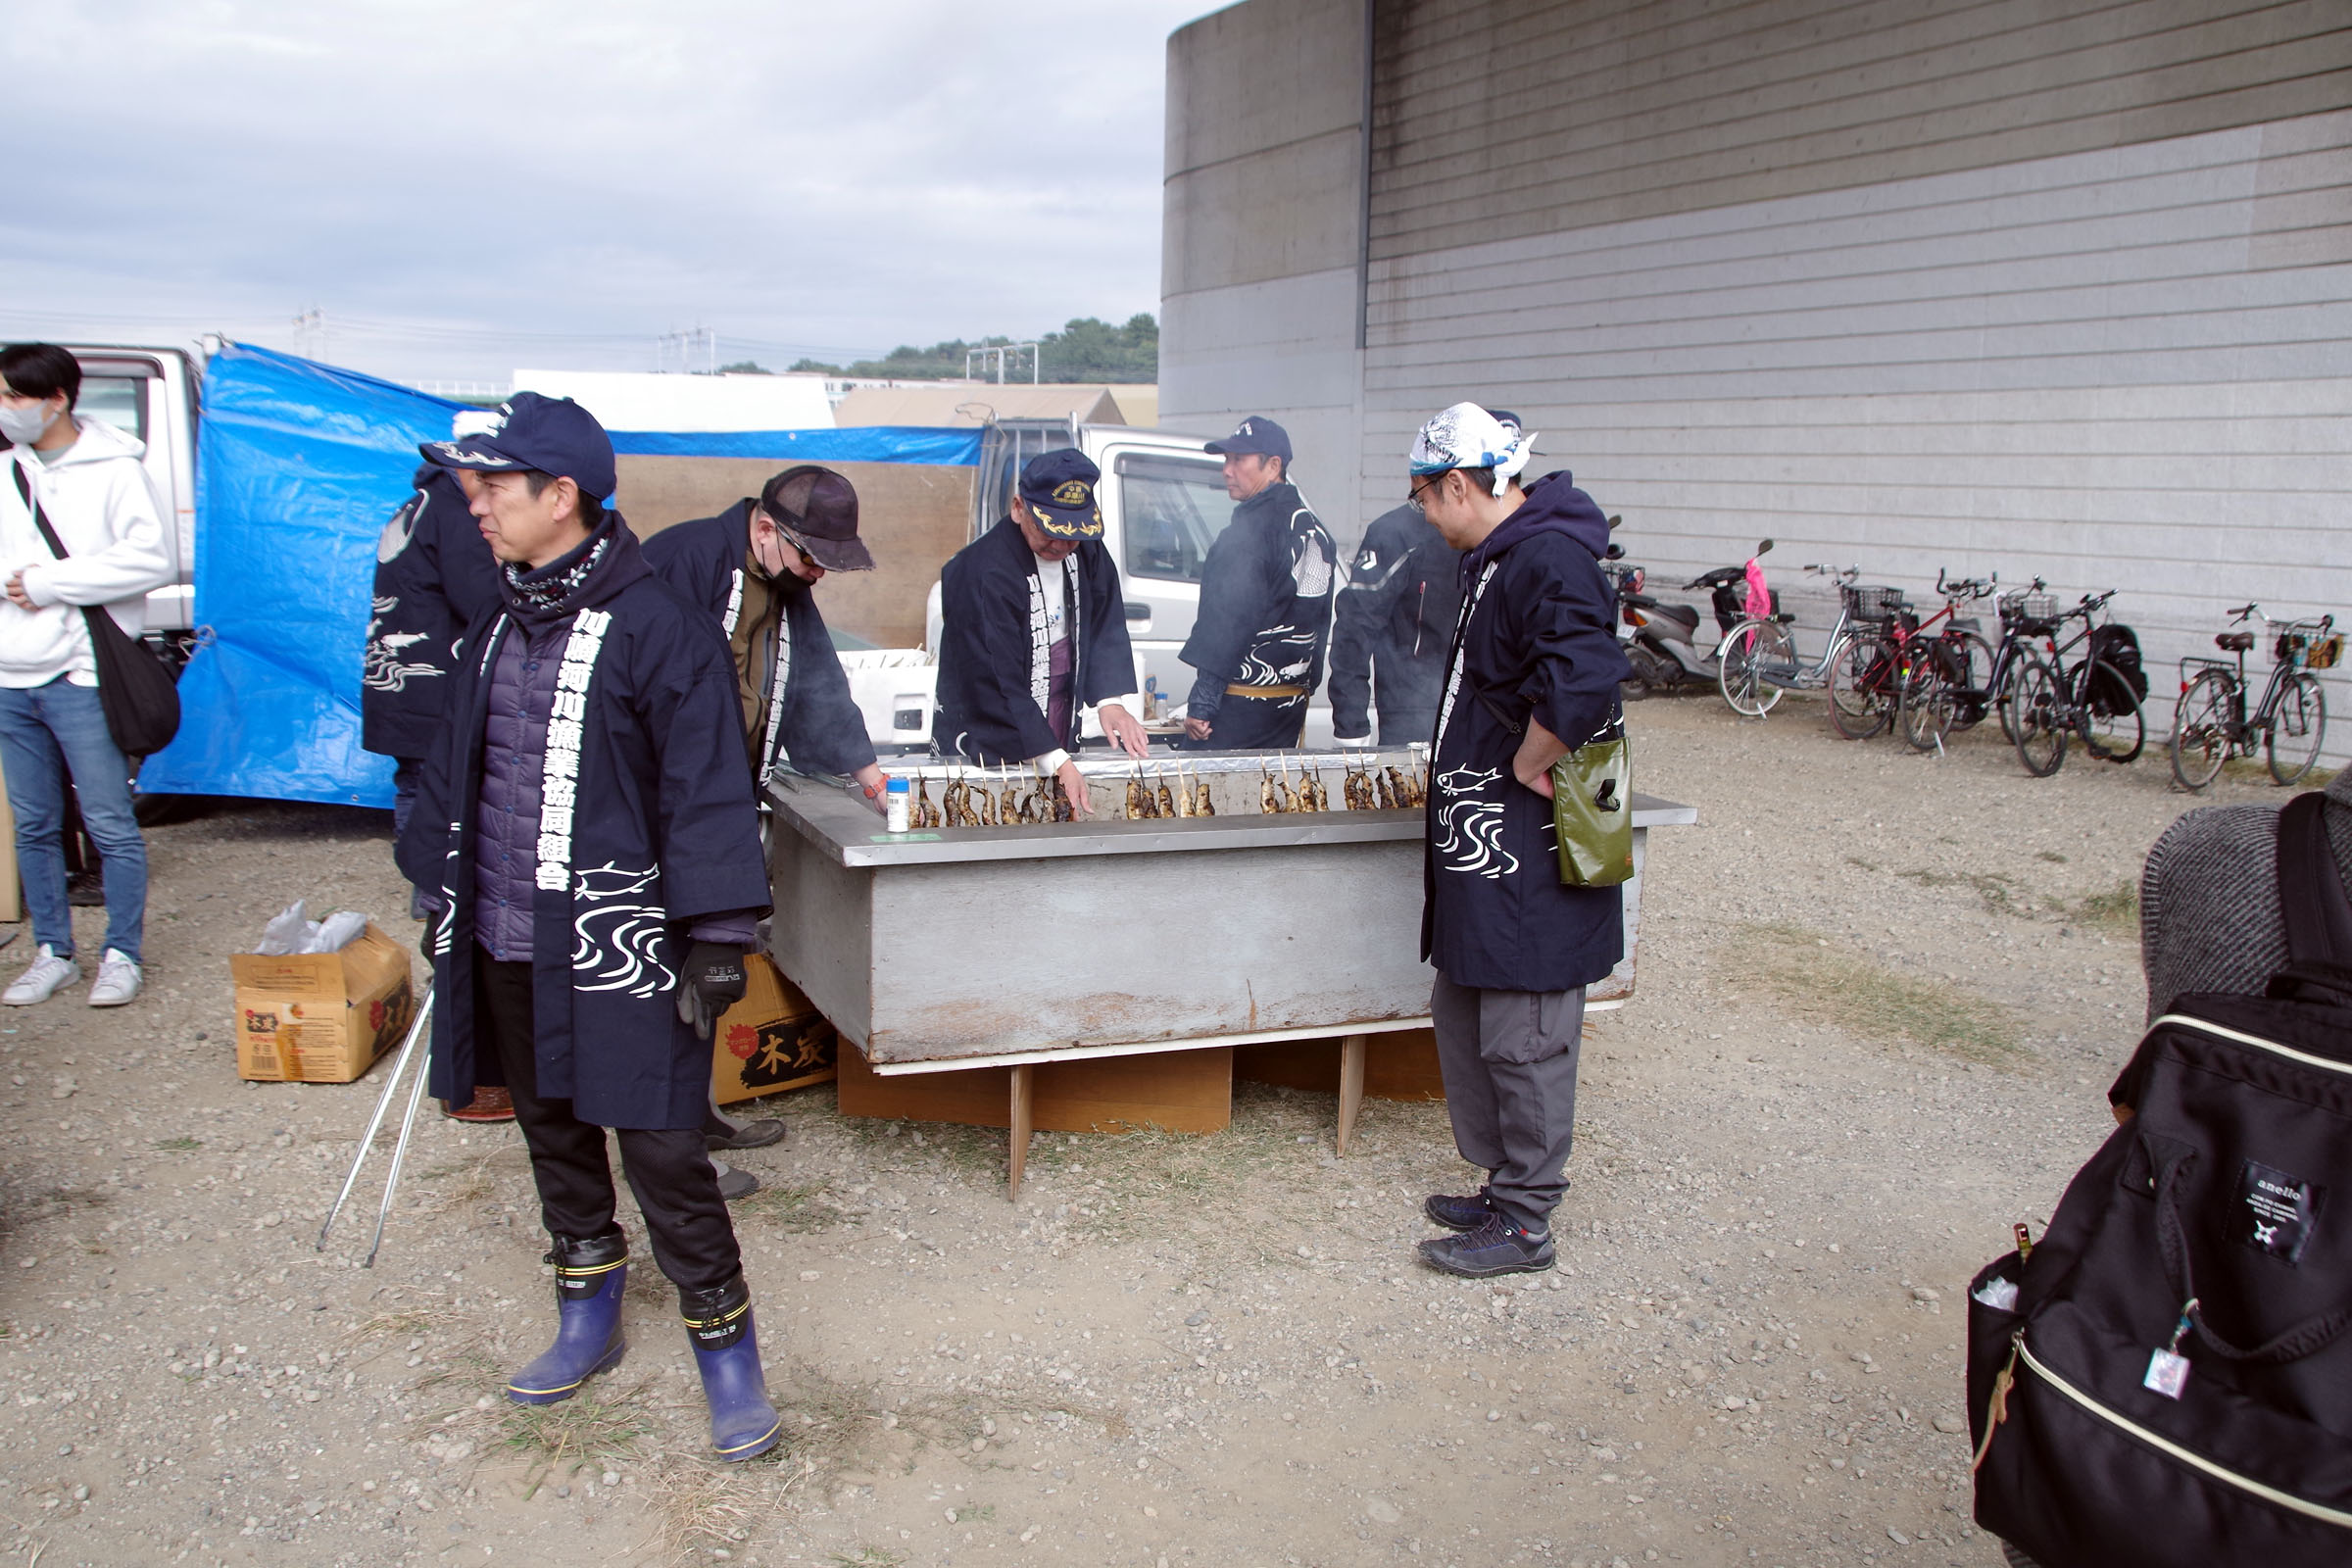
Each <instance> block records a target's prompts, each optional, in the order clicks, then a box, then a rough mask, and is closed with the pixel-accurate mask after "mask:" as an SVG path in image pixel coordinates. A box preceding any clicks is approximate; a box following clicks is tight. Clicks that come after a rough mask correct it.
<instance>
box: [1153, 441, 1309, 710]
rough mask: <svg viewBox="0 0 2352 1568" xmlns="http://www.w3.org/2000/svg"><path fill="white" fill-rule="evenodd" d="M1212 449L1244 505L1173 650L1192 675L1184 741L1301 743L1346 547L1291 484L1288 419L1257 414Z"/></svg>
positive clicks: (1221, 537) (1228, 489)
mask: <svg viewBox="0 0 2352 1568" xmlns="http://www.w3.org/2000/svg"><path fill="white" fill-rule="evenodd" d="M1208 450H1209V451H1211V452H1215V453H1219V454H1222V455H1223V457H1224V459H1225V493H1226V494H1227V495H1228V496H1231V497H1232V498H1233V499H1234V500H1235V501H1238V502H1240V503H1241V505H1239V506H1237V507H1235V508H1234V509H1233V521H1232V522H1231V523H1229V524H1227V526H1226V528H1225V531H1224V532H1222V533H1220V534H1218V535H1217V537H1216V542H1215V543H1213V544H1211V545H1210V546H1209V547H1208V558H1207V559H1206V560H1205V561H1203V562H1202V563H1201V609H1200V611H1199V613H1197V614H1196V615H1195V616H1194V617H1193V634H1192V635H1191V636H1190V637H1188V638H1186V639H1185V642H1184V650H1183V652H1182V653H1180V654H1178V655H1177V657H1178V658H1179V659H1181V660H1183V661H1184V662H1186V663H1188V664H1190V665H1192V666H1193V668H1194V670H1195V671H1196V674H1195V677H1194V680H1193V690H1192V695H1191V696H1190V697H1188V698H1186V700H1185V705H1184V733H1185V737H1186V739H1187V740H1188V741H1189V742H1190V743H1191V744H1192V745H1194V746H1196V747H1204V748H1214V749H1216V750H1219V751H1260V750H1266V749H1279V748H1283V747H1290V746H1296V745H1298V744H1299V735H1300V733H1301V732H1302V731H1303V730H1304V729H1305V727H1306V700H1307V698H1309V697H1310V696H1312V695H1313V694H1314V690H1315V687H1316V685H1317V684H1318V683H1320V682H1321V680H1322V679H1323V654H1324V648H1325V645H1326V643H1327V641H1328V639H1329V637H1330V635H1331V594H1332V586H1333V583H1334V580H1335V578H1336V576H1337V573H1336V571H1335V570H1334V566H1335V564H1336V563H1337V561H1338V559H1339V553H1338V552H1337V551H1336V550H1334V549H1333V548H1332V543H1331V535H1330V534H1329V533H1327V532H1326V531H1324V527H1323V524H1322V523H1321V522H1319V521H1317V520H1316V518H1315V515H1314V514H1313V513H1312V512H1310V511H1308V510H1307V505H1306V502H1305V501H1304V500H1303V499H1302V498H1301V497H1300V496H1299V487H1298V486H1297V485H1294V484H1292V483H1291V480H1290V466H1291V437H1290V433H1289V432H1288V431H1286V430H1284V429H1283V427H1282V426H1281V425H1279V424H1276V423H1275V422H1274V421H1273V420H1272V419H1269V418H1266V417H1263V416H1262V415H1251V416H1250V417H1249V418H1247V419H1244V420H1243V421H1242V423H1241V427H1240V428H1239V429H1237V430H1235V431H1234V432H1233V434H1231V435H1229V436H1227V437H1225V439H1224V440H1222V441H1211V442H1210V443H1208Z"/></svg>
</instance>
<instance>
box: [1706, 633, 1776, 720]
mask: <svg viewBox="0 0 2352 1568" xmlns="http://www.w3.org/2000/svg"><path fill="white" fill-rule="evenodd" d="M1795 676H1796V643H1795V641H1794V640H1793V639H1791V638H1790V637H1789V628H1788V627H1786V626H1784V625H1782V624H1781V623H1780V622H1779V621H1777V620H1743V621H1741V622H1740V624H1739V625H1737V626H1734V627H1733V628H1732V629H1731V632H1730V634H1729V635H1728V636H1726V637H1725V638H1724V640H1723V667H1722V668H1721V669H1719V670H1718V671H1717V672H1716V676H1715V680H1716V684H1717V685H1719V686H1721V687H1722V688H1723V700H1724V701H1725V702H1727V703H1729V704H1731V705H1732V711H1733V712H1735V713H1739V714H1742V715H1743V716H1745V717H1748V718H1762V717H1763V716H1764V715H1765V714H1766V713H1769V712H1771V711H1772V709H1773V705H1774V704H1776V703H1778V702H1779V701H1780V700H1781V693H1782V692H1784V691H1785V690H1787V689H1788V685H1789V682H1790V681H1791V680H1793V679H1794V678H1795Z"/></svg>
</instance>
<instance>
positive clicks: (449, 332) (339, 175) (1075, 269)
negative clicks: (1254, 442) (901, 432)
mask: <svg viewBox="0 0 2352 1568" xmlns="http://www.w3.org/2000/svg"><path fill="white" fill-rule="evenodd" d="M1213 9H1215V7H1214V5H1213V4H1211V3H1206V0H1020V3H1019V4H1016V5H986V4H977V5H976V4H972V3H970V0H962V3H955V0H858V3H855V4H845V3H840V0H831V3H815V0H792V3H788V4H765V5H760V4H750V3H738V4H725V3H721V0H656V3H652V4H648V3H645V0H634V3H629V4H614V3H608V0H506V3H502V4H497V5H483V4H459V3H455V0H330V3H327V4H320V3H319V0H303V3H294V0H166V3H150V0H44V3H42V4H38V5H25V6H19V7H12V8H11V14H10V17H9V20H8V22H7V24H6V25H5V27H0V61H4V62H5V70H6V80H7V82H8V93H7V99H8V103H9V108H10V114H9V116H8V123H9V126H10V133H11V143H12V145H13V146H14V148H15V150H16V156H14V157H13V158H11V159H10V180H9V184H10V187H11V189H10V200H9V201H8V202H7V203H6V204H5V206H0V278H4V279H5V288H4V289H0V335H5V336H7V337H10V338H20V337H26V336H46V337H59V338H74V339H81V340H92V339H104V340H112V341H140V342H173V341H184V340H186V339H187V338H189V337H191V336H193V335H194V334H196V333H198V332H202V331H207V330H219V331H225V332H227V333H229V334H230V335H232V336H235V337H239V338H242V339H245V340H246V341H249V342H258V343H263V344H267V345H269V346H271V347H276V348H285V349H295V350H299V351H301V352H310V353H317V354H319V357H321V358H324V359H327V360H330V361H333V362H335V363H338V364H344V365H350V366H354V367H357V368H362V369H367V370H371V371H374V372H376V373H378V374H382V375H388V376H393V377H396V378H400V379H412V378H453V379H466V378H483V379H504V378H505V377H506V375H507V374H508V373H509V372H510V371H511V370H513V369H514V368H515V367H517V366H533V367H539V366H546V367H569V368H610V369H652V368H655V356H656V352H657V351H656V346H655V340H656V339H657V338H658V337H660V336H661V335H662V334H663V333H666V332H673V331H677V330H680V329H683V328H689V327H693V326H696V325H708V326H710V327H711V328H712V329H713V330H714V331H715V332H716V333H717V335H718V352H719V357H720V359H721V361H722V362H724V361H733V360H742V359H757V360H758V361H760V363H761V364H763V365H765V366H767V367H768V368H783V366H785V365H787V364H789V363H791V361H792V360H794V359H796V358H798V357H800V356H801V355H803V354H809V355H814V356H816V357H818V358H821V359H832V360H846V359H850V358H856V357H858V356H862V355H870V354H876V353H880V352H883V351H886V350H888V349H890V348H892V347H894V346H896V345H897V344H900V343H903V342H917V343H930V342H933V341H936V340H938V339H941V338H950V337H978V336H980V335H982V334H984V333H990V332H1009V333H1013V334H1021V335H1034V334H1036V333H1039V332H1044V331H1050V330H1053V329H1054V328H1055V327H1058V326H1059V325H1060V324H1061V323H1062V322H1063V321H1064V320H1065V319H1069V318H1071V317H1075V316H1099V317H1103V318H1104V319H1110V320H1124V319H1126V318H1127V317H1129V316H1131V315H1133V314H1135V313H1136V312H1138V311H1152V312H1156V311H1157V310H1158V299H1159V202H1160V154H1161V139H1162V105H1161V99H1162V89H1163V83H1164V77H1165V61H1166V38H1167V34H1168V33H1169V32H1170V31H1171V30H1172V29H1174V28H1175V27H1178V26H1181V25H1183V24H1185V23H1186V22H1189V21H1191V20H1193V19H1194V18H1196V17H1199V16H1202V15H1205V14H1206V13H1207V12H1209V11H1211V10H1213ZM314 307H315V308H317V309H318V310H319V311H320V312H322V313H323V316H324V320H325V335H324V338H323V340H321V339H320V338H319V336H317V335H316V334H307V335H306V334H298V332H297V330H296V328H295V326H294V324H293V321H294V318H295V317H296V315H297V314H298V313H300V312H303V311H305V310H308V309H311V308H314ZM672 363H673V365H674V363H675V361H674V356H673V360H672Z"/></svg>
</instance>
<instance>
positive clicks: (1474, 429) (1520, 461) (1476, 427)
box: [1409, 403, 1536, 495]
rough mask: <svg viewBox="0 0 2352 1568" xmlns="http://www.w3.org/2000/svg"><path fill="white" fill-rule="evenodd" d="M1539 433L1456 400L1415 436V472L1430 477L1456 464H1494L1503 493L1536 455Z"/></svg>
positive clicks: (1470, 466)
mask: <svg viewBox="0 0 2352 1568" xmlns="http://www.w3.org/2000/svg"><path fill="white" fill-rule="evenodd" d="M1535 440H1536V438H1535V434H1534V432H1532V431H1523V430H1520V429H1519V428H1517V427H1516V426H1514V425H1508V424H1505V423H1503V422H1502V421H1501V420H1500V419H1497V418H1495V416H1494V415H1492V414H1489V413H1488V412H1487V411H1486V410H1485V409H1482V408H1480V407H1479V406H1478V405H1477V404H1475V403H1456V404H1455V405H1454V406H1453V407H1451V408H1449V409H1446V410H1444V411H1442V412H1441V413H1439V414H1438V415H1437V416H1436V417H1433V418H1432V419H1431V420H1430V421H1429V422H1428V423H1427V424H1425V425H1423V426H1422V427H1421V430H1420V433H1419V434H1418V435H1416V436H1414V437H1413V450H1412V455H1411V458H1410V460H1409V461H1410V462H1411V464H1412V469H1413V476H1414V477H1415V478H1427V477H1428V476H1429V475H1431V474H1433V473H1445V472H1447V471H1448V470H1450V469H1454V468H1492V469H1494V470H1495V494H1496V495H1500V494H1502V492H1503V488H1504V487H1505V486H1506V485H1508V484H1509V483H1510V482H1511V480H1513V479H1514V478H1516V477H1518V474H1519V470H1520V469H1522V468H1524V467H1526V466H1527V464H1528V460H1529V459H1530V458H1532V457H1533V456H1535V450H1534V449H1535Z"/></svg>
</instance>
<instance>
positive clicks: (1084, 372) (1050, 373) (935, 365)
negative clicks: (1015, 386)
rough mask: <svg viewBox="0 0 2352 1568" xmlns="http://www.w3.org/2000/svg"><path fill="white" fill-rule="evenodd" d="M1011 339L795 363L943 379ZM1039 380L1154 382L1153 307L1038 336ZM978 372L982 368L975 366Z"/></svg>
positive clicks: (751, 367) (755, 369)
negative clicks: (849, 361)
mask: <svg viewBox="0 0 2352 1568" xmlns="http://www.w3.org/2000/svg"><path fill="white" fill-rule="evenodd" d="M1012 341H1013V339H1011V338H1008V337H984V338H980V339H978V340H977V341H974V342H968V343H967V342H965V341H964V340H963V339H962V338H951V339H949V340H948V341H947V342H945V343H934V344H932V345H931V346H930V347H929V348H927V349H926V348H917V347H915V346H914V345H913V344H911V343H908V344H902V345H900V346H899V347H898V348H895V349H892V350H891V351H890V352H889V353H888V354H885V355H884V356H882V358H880V359H878V360H859V361H858V363H856V364H855V365H847V366H843V365H827V364H825V363H824V362H822V361H820V360H802V361H800V362H799V363H798V364H796V365H794V366H793V367H792V368H793V369H795V370H809V371H818V372H821V373H823V374H825V375H852V376H861V377H867V378H871V379H875V380H881V379H890V380H899V381H942V380H953V379H955V378H956V377H958V376H960V375H962V374H963V368H964V355H965V353H966V351H967V350H971V349H986V348H999V347H1003V346H1004V345H1005V344H1008V343H1011V342H1012ZM1037 357H1038V379H1039V380H1041V381H1061V382H1072V381H1113V382H1128V383H1141V384H1150V383H1152V382H1155V381H1157V380H1158V379H1159V322H1158V320H1157V319H1155V318H1153V317H1152V314H1151V313H1150V312H1149V311H1144V312H1139V313H1138V314H1136V315H1134V316H1131V317H1129V318H1128V319H1127V324H1126V325H1124V326H1113V325H1111V324H1110V323H1109V322H1108V321H1100V320H1097V319H1095V318H1093V317H1091V316H1082V317H1080V318H1078V319H1075V320H1073V321H1070V322H1068V323H1067V324H1065V325H1064V326H1063V327H1062V329H1061V330H1060V331H1058V332H1048V333H1047V334H1046V335H1045V336H1044V337H1042V338H1039V339H1038V340H1037ZM1014 365H1015V366H1017V367H1018V369H1017V371H1016V370H1015V369H1014V368H1010V367H1008V368H1006V370H1005V379H1006V380H1007V381H1013V380H1020V381H1026V380H1027V379H1029V375H1028V367H1027V366H1026V365H1022V364H1021V363H1020V362H1019V361H1017V360H1016V361H1014ZM721 368H723V369H727V370H735V371H743V372H749V373H754V374H765V373H766V372H765V371H764V370H762V369H761V368H760V367H759V366H757V365H755V364H753V363H752V362H750V361H748V360H746V361H744V362H743V363H742V364H739V365H729V366H724V367H721ZM974 368H975V370H976V369H977V368H978V367H974Z"/></svg>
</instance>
